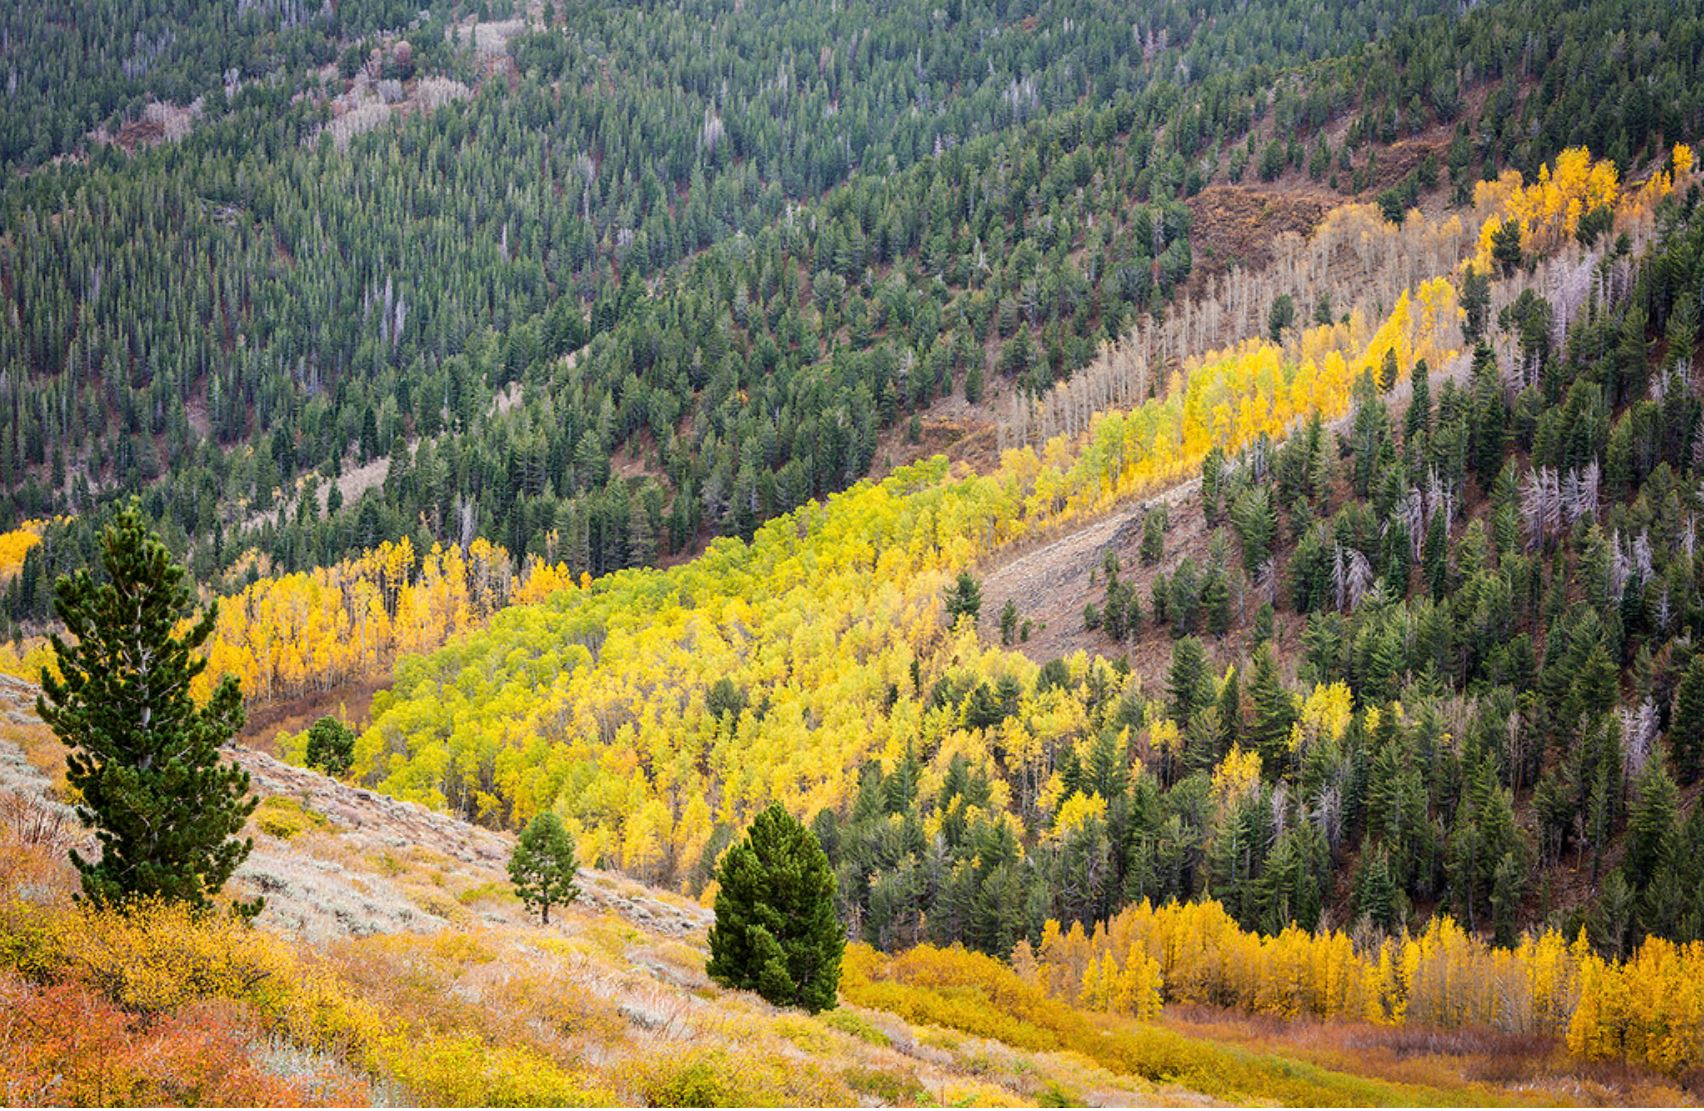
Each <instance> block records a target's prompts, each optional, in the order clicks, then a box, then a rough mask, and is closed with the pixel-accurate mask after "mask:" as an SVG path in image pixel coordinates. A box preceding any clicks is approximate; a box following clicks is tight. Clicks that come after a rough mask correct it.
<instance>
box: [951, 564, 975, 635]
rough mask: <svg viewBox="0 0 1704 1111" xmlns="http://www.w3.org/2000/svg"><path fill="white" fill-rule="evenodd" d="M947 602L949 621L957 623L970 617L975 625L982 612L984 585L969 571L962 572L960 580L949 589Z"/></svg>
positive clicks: (959, 576)
mask: <svg viewBox="0 0 1704 1111" xmlns="http://www.w3.org/2000/svg"><path fill="white" fill-rule="evenodd" d="M946 602H947V620H948V621H952V622H955V623H956V622H957V621H958V619H959V618H961V617H968V618H970V620H971V623H972V624H975V622H976V618H977V615H978V614H980V613H981V612H982V585H981V584H980V583H978V582H977V581H976V578H975V576H973V575H972V574H971V573H970V572H969V571H960V572H959V575H958V579H957V580H955V581H954V583H953V585H952V586H950V587H948V588H947V595H946Z"/></svg>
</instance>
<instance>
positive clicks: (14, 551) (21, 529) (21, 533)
mask: <svg viewBox="0 0 1704 1111" xmlns="http://www.w3.org/2000/svg"><path fill="white" fill-rule="evenodd" d="M46 527H47V522H45V521H25V522H24V523H23V524H21V525H19V526H18V527H17V528H15V529H13V530H11V531H10V532H0V583H3V582H5V581H6V580H7V579H9V578H11V577H12V576H13V575H16V574H17V573H18V571H19V570H20V569H21V568H22V567H23V566H24V557H25V556H26V555H28V554H29V551H30V549H31V548H33V547H35V546H36V545H37V544H40V543H41V533H42V529H44V528H46Z"/></svg>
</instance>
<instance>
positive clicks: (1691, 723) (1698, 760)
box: [1668, 652, 1704, 783]
mask: <svg viewBox="0 0 1704 1111" xmlns="http://www.w3.org/2000/svg"><path fill="white" fill-rule="evenodd" d="M1668 737H1669V750H1670V752H1672V753H1673V754H1674V770H1675V775H1676V777H1677V778H1678V779H1679V780H1680V781H1681V782H1682V783H1694V782H1697V780H1698V773H1699V771H1700V770H1701V767H1704V652H1696V653H1694V654H1693V656H1692V664H1691V666H1689V667H1688V668H1687V669H1686V674H1685V675H1684V676H1682V677H1681V680H1680V684H1679V686H1678V687H1677V688H1676V690H1675V692H1674V714H1673V716H1672V717H1671V718H1670V721H1669V732H1668Z"/></svg>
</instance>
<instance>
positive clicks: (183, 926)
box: [64, 903, 296, 1014]
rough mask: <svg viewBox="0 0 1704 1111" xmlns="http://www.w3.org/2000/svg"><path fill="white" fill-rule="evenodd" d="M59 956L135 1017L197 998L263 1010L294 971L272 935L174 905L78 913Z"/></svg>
mask: <svg viewBox="0 0 1704 1111" xmlns="http://www.w3.org/2000/svg"><path fill="white" fill-rule="evenodd" d="M64 951H65V956H66V958H67V964H68V965H69V966H70V970H71V972H72V973H73V975H75V976H77V977H78V978H80V979H83V980H86V981H87V982H88V983H89V984H90V985H91V986H93V987H94V988H95V989H96V990H98V991H99V992H100V993H101V994H102V995H104V996H106V997H107V998H108V999H110V1000H112V1002H114V1003H116V1004H118V1005H119V1006H121V1007H123V1008H125V1009H126V1010H130V1011H136V1012H140V1013H143V1014H154V1013H160V1012H165V1011H171V1010H175V1009H177V1008H179V1007H182V1006H183V1005H185V1004H186V1003H190V1002H194V1001H196V1000H201V999H235V1000H243V1001H247V1002H251V1003H257V1004H260V1005H262V1007H263V1008H268V1009H270V1008H272V1007H274V1006H276V1004H277V1003H278V1002H279V1000H280V998H281V995H282V993H284V992H285V991H286V990H287V989H288V985H289V984H290V982H291V981H292V979H293V978H294V974H295V971H296V964H295V960H294V958H293V957H292V956H291V955H290V953H289V951H288V950H287V949H286V948H285V947H284V945H283V943H282V942H280V941H279V940H278V939H277V938H275V937H273V936H272V935H270V934H266V933H262V932H260V931H258V930H255V929H252V928H251V927H249V926H248V925H246V924H244V923H241V922H238V921H235V920H233V919H231V918H228V917H225V916H223V915H219V914H215V913H208V914H198V913H196V912H195V911H193V910H191V909H190V908H188V907H186V906H184V905H182V904H178V903H143V904H140V905H138V906H134V907H132V908H129V909H128V910H125V911H116V910H96V909H93V908H83V909H81V910H80V911H79V912H77V916H76V920H75V921H74V922H72V923H70V924H69V928H68V929H67V930H66V931H65V937H64Z"/></svg>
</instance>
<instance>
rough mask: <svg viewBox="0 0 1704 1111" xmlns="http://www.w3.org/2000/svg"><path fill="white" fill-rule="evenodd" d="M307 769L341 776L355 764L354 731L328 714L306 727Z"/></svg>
mask: <svg viewBox="0 0 1704 1111" xmlns="http://www.w3.org/2000/svg"><path fill="white" fill-rule="evenodd" d="M304 757H305V759H306V760H307V763H308V767H310V768H318V769H319V770H321V771H323V772H325V773H326V774H327V775H342V774H344V773H345V772H347V771H348V770H349V768H350V766H351V765H352V764H354V763H355V731H354V730H353V729H351V728H349V727H348V726H347V725H344V724H343V723H342V722H341V721H338V720H337V719H336V718H334V717H332V716H331V715H330V714H327V715H326V716H324V717H322V718H320V719H319V720H318V721H316V722H314V723H313V725H311V726H309V727H308V746H307V751H306V753H305V754H304Z"/></svg>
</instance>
